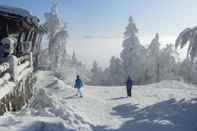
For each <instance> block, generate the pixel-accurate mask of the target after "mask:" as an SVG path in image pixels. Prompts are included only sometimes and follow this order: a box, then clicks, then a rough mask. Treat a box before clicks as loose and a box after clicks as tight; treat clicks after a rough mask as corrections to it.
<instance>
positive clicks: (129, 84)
mask: <svg viewBox="0 0 197 131" xmlns="http://www.w3.org/2000/svg"><path fill="white" fill-rule="evenodd" d="M126 85H127V88H132V86H133V81H132V80H131V79H128V80H127V83H126Z"/></svg>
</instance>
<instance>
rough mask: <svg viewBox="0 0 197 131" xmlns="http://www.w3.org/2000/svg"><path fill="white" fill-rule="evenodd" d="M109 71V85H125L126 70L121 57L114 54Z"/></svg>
mask: <svg viewBox="0 0 197 131" xmlns="http://www.w3.org/2000/svg"><path fill="white" fill-rule="evenodd" d="M108 72H109V73H108V79H107V81H108V84H109V85H123V84H124V83H125V78H124V70H123V67H122V63H121V61H120V59H119V58H116V57H114V56H113V57H112V58H111V60H110V65H109V69H108Z"/></svg>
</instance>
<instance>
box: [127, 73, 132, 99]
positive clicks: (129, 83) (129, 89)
mask: <svg viewBox="0 0 197 131" xmlns="http://www.w3.org/2000/svg"><path fill="white" fill-rule="evenodd" d="M132 86H133V81H132V79H131V77H130V76H129V77H128V79H127V82H126V88H127V96H128V97H131V89H132Z"/></svg>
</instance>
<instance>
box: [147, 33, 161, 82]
mask: <svg viewBox="0 0 197 131" xmlns="http://www.w3.org/2000/svg"><path fill="white" fill-rule="evenodd" d="M160 55H161V54H160V43H159V34H158V33H157V34H156V35H155V37H154V38H153V40H152V41H151V43H150V45H149V47H148V49H147V61H146V67H147V68H146V70H147V75H148V80H147V81H148V82H159V81H160V73H161V71H160V70H161V65H160V64H161V63H160Z"/></svg>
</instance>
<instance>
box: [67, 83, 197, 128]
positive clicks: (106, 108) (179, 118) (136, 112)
mask: <svg viewBox="0 0 197 131" xmlns="http://www.w3.org/2000/svg"><path fill="white" fill-rule="evenodd" d="M74 94H75V92H74V90H72V95H71V94H67V95H66V97H65V99H66V101H67V102H68V104H69V105H70V106H72V107H73V108H74V109H75V110H76V111H78V112H80V114H81V115H82V116H83V117H84V118H86V120H87V121H88V122H89V123H91V124H92V125H93V126H94V130H100V131H103V130H106V131H108V130H109V131H111V130H122V131H131V130H132V131H163V130H165V131H196V130H197V105H196V104H195V103H196V97H197V89H195V87H193V86H190V87H188V85H185V84H180V83H178V82H173V81H171V82H163V83H162V82H161V83H160V84H157V85H149V86H135V87H134V89H133V97H132V98H126V97H125V95H126V92H125V90H124V87H93V86H86V87H85V89H84V95H85V97H84V98H78V97H76V96H73V95H74ZM191 99H195V100H191ZM189 102H191V103H192V102H193V104H191V103H189Z"/></svg>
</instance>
